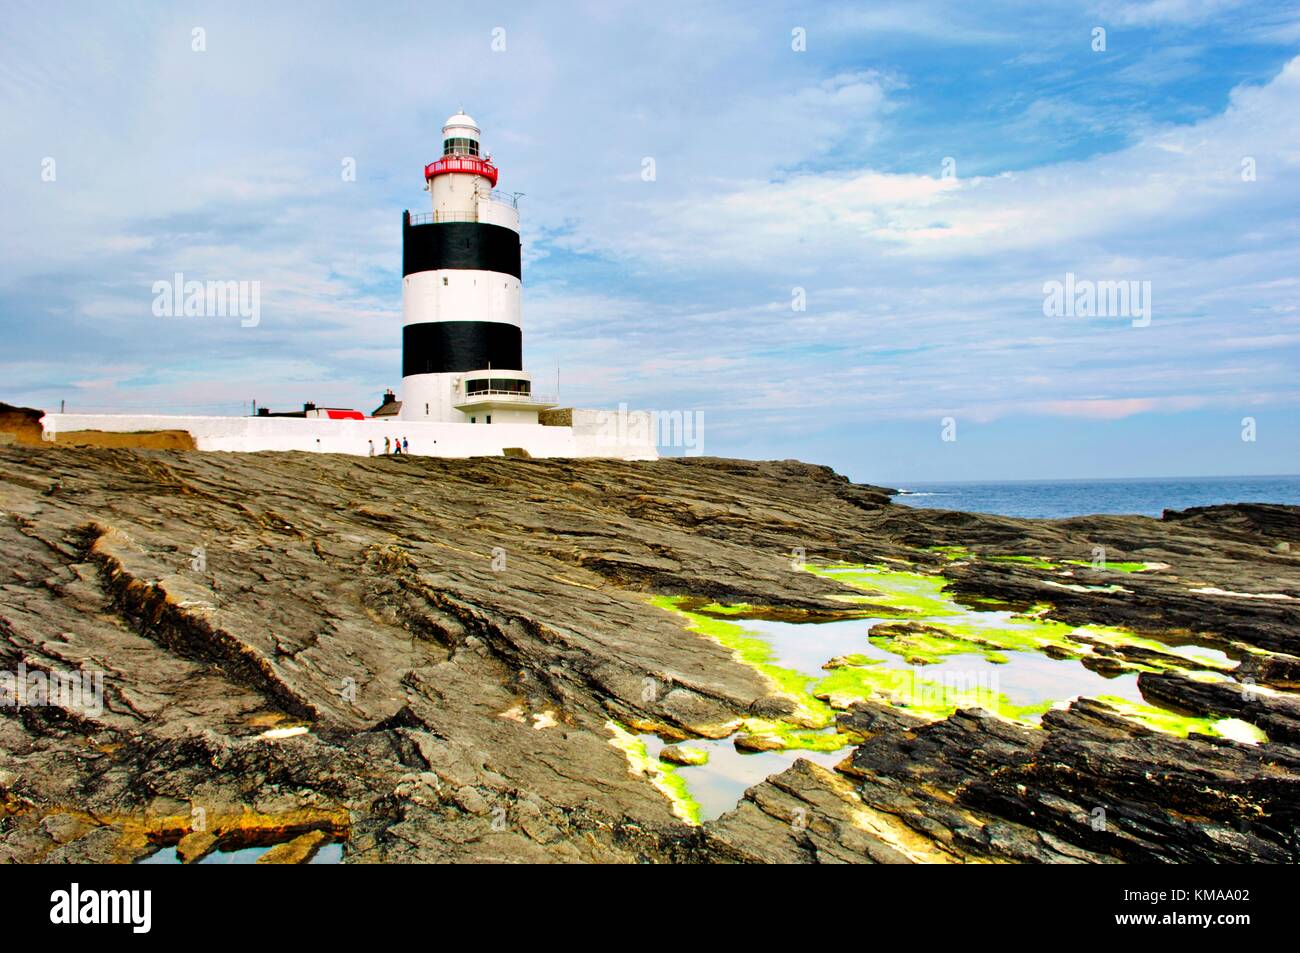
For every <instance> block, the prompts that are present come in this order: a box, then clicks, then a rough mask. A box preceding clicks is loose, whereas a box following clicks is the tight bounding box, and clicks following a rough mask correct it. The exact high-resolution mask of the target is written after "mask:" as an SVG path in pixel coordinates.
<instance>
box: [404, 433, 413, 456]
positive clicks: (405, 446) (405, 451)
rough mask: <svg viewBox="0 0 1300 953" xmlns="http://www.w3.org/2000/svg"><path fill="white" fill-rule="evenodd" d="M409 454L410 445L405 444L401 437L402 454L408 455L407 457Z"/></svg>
mask: <svg viewBox="0 0 1300 953" xmlns="http://www.w3.org/2000/svg"><path fill="white" fill-rule="evenodd" d="M410 452H411V445H410V444H409V443H407V442H406V438H405V437H403V438H402V453H405V454H408V455H409V454H410Z"/></svg>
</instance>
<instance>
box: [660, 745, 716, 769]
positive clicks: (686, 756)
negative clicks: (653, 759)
mask: <svg viewBox="0 0 1300 953" xmlns="http://www.w3.org/2000/svg"><path fill="white" fill-rule="evenodd" d="M674 748H676V750H677V757H678V758H680V759H681V760H680V761H678V762H666V763H669V764H679V765H680V766H682V767H698V766H699V765H701V764H708V763H709V753H708V752H707V751H705V750H704V749H703V748H692V747H690V746H689V745H680V744H679V745H674ZM660 760H661V761H664V760H665V759H663V758H661V759H660Z"/></svg>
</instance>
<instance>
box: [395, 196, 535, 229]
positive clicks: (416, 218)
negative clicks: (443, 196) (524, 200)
mask: <svg viewBox="0 0 1300 953" xmlns="http://www.w3.org/2000/svg"><path fill="white" fill-rule="evenodd" d="M479 202H480V203H483V202H491V203H493V204H494V205H506V206H509V207H510V208H512V209H514V210H515V211H518V210H519V200H518V199H516V198H515V196H513V195H510V194H509V193H507V192H497V191H493V192H481V193H479ZM479 220H480V218H479V214H478V209H477V208H476V209H475V210H474V211H472V212H444V211H436V212H417V213H413V214H412V215H411V224H412V225H432V224H434V223H436V222H477V221H479Z"/></svg>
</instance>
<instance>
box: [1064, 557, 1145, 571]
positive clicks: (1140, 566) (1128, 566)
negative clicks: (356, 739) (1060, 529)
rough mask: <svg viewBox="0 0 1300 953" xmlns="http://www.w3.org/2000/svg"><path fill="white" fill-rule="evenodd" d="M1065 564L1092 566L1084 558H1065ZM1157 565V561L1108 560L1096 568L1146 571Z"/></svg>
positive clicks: (1102, 569)
mask: <svg viewBox="0 0 1300 953" xmlns="http://www.w3.org/2000/svg"><path fill="white" fill-rule="evenodd" d="M1065 565H1067V566H1084V567H1086V568H1088V569H1092V568H1093V565H1092V563H1090V562H1088V561H1087V560H1086V559H1067V560H1065ZM1157 565H1159V564H1158V563H1111V562H1108V563H1105V564H1104V565H1102V566H1099V567H1097V570H1098V571H1099V572H1147V571H1149V570H1151V569H1154V568H1155V567H1156V566H1157Z"/></svg>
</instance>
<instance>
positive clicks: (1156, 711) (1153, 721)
mask: <svg viewBox="0 0 1300 953" xmlns="http://www.w3.org/2000/svg"><path fill="white" fill-rule="evenodd" d="M1097 700H1098V701H1100V702H1105V703H1106V704H1107V705H1109V706H1110V707H1111V708H1114V709H1115V710H1116V711H1118V712H1119V713H1120V714H1121V715H1124V716H1125V717H1126V718H1130V719H1132V720H1133V721H1137V722H1141V723H1142V724H1144V725H1146V726H1147V727H1148V728H1152V729H1154V730H1156V731H1160V732H1164V733H1165V734H1170V735H1178V736H1179V737H1180V738H1186V737H1188V736H1189V735H1194V734H1195V735H1209V736H1210V737H1212V738H1228V739H1230V740H1232V741H1240V742H1242V743H1244V744H1262V743H1263V742H1266V741H1268V735H1266V734H1265V733H1264V732H1263V731H1261V730H1260V729H1259V728H1257V727H1255V726H1254V725H1252V724H1250V722H1246V721H1242V720H1241V719H1239V718H1203V717H1200V716H1198V715H1183V714H1179V713H1178V712H1174V711H1170V710H1168V709H1166V708H1157V707H1155V706H1154V705H1142V704H1137V703H1135V702H1131V701H1129V700H1128V699H1125V698H1117V697H1115V696H1114V695H1098V696H1097Z"/></svg>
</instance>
